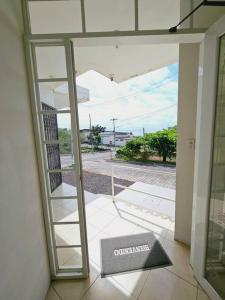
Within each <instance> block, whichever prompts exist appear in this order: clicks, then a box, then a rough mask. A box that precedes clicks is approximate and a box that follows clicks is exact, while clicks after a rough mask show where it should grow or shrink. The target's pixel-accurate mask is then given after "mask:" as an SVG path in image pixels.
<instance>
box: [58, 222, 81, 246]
mask: <svg viewBox="0 0 225 300" xmlns="http://www.w3.org/2000/svg"><path fill="white" fill-rule="evenodd" d="M54 231H55V239H56V246H71V245H80V244H81V241H80V225H79V224H66V225H54Z"/></svg>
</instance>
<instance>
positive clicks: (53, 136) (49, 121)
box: [42, 103, 72, 151]
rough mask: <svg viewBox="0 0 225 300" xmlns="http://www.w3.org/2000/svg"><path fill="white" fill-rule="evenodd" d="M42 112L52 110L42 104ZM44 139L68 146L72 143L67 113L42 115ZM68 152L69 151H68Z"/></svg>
mask: <svg viewBox="0 0 225 300" xmlns="http://www.w3.org/2000/svg"><path fill="white" fill-rule="evenodd" d="M42 110H52V109H51V107H49V106H48V105H46V104H43V103H42ZM42 120H43V123H44V138H45V141H56V140H58V141H59V142H60V143H64V144H70V143H71V141H72V131H71V115H70V114H69V113H60V114H57V113H51V114H48V113H46V114H43V116H42ZM68 151H69V150H68Z"/></svg>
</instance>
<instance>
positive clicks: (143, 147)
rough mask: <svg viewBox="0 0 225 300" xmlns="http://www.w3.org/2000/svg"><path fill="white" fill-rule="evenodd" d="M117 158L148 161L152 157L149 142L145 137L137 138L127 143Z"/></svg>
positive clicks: (118, 152) (119, 150) (118, 151)
mask: <svg viewBox="0 0 225 300" xmlns="http://www.w3.org/2000/svg"><path fill="white" fill-rule="evenodd" d="M116 154H117V157H127V158H141V159H142V160H146V159H148V157H149V156H150V155H152V154H153V153H152V150H151V149H150V146H149V143H148V141H147V140H146V139H145V137H137V138H134V139H132V140H130V141H128V142H127V143H126V145H125V146H124V147H122V148H120V149H118V150H117V152H116Z"/></svg>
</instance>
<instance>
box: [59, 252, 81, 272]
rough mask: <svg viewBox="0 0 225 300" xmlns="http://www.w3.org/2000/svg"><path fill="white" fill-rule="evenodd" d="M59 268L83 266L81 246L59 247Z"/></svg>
mask: <svg viewBox="0 0 225 300" xmlns="http://www.w3.org/2000/svg"><path fill="white" fill-rule="evenodd" d="M57 257H58V264H59V269H71V268H82V254H81V248H59V249H57Z"/></svg>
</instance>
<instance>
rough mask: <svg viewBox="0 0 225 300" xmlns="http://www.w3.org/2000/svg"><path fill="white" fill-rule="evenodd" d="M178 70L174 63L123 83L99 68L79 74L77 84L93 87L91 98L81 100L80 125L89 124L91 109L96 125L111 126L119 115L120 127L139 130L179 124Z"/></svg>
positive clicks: (154, 129) (121, 128)
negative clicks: (107, 75)
mask: <svg viewBox="0 0 225 300" xmlns="http://www.w3.org/2000/svg"><path fill="white" fill-rule="evenodd" d="M177 72H178V71H177V66H176V65H175V66H174V65H173V66H172V68H170V66H169V67H165V68H162V69H159V70H156V71H154V72H150V73H147V74H145V75H142V76H139V77H136V78H133V79H130V80H128V81H125V82H123V83H120V84H117V83H115V82H112V81H110V80H109V79H108V78H106V77H105V76H103V75H101V74H99V73H97V72H95V71H89V72H87V73H85V74H83V75H81V76H79V77H78V78H77V84H78V85H81V86H83V87H86V88H88V89H89V90H90V101H89V102H86V103H83V104H79V120H80V128H87V127H89V113H90V114H91V118H92V124H93V125H95V124H100V125H102V126H106V127H107V129H109V130H110V129H112V123H111V122H110V119H111V118H113V117H115V118H117V119H118V121H117V123H116V124H117V129H118V130H121V131H133V132H134V133H135V134H141V131H142V128H145V131H146V132H150V131H156V130H160V129H162V128H166V127H168V126H172V125H174V124H176V120H177V85H178V84H177ZM62 122H63V121H62ZM67 123H68V120H67Z"/></svg>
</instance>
